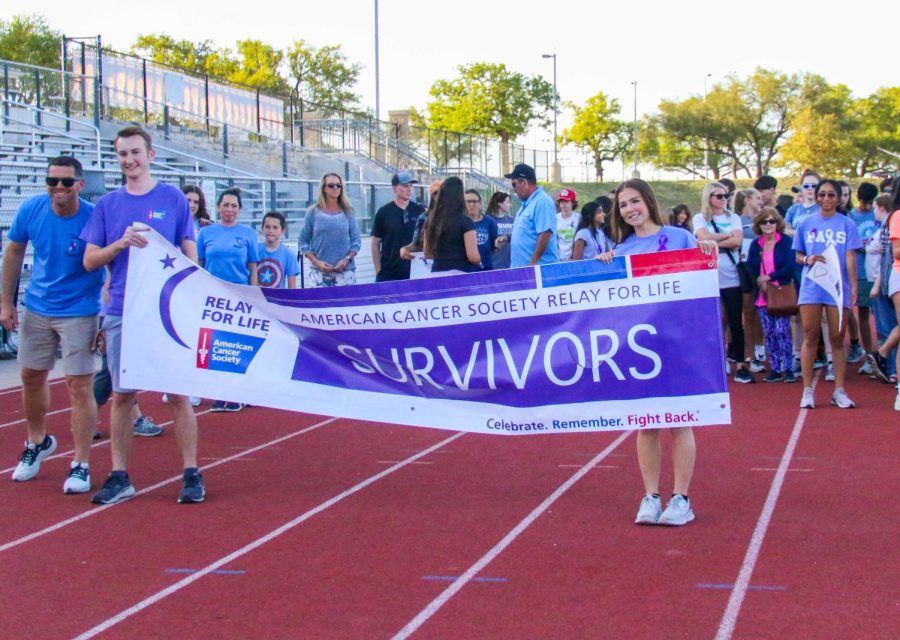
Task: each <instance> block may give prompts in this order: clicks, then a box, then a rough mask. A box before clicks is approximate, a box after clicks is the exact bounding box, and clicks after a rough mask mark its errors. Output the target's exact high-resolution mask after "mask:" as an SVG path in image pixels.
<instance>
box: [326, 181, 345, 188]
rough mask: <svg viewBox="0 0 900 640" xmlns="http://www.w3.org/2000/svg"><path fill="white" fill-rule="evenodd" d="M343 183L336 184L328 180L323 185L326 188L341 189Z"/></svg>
mask: <svg viewBox="0 0 900 640" xmlns="http://www.w3.org/2000/svg"><path fill="white" fill-rule="evenodd" d="M343 186H344V185H342V184H338V183H337V182H329V183H327V184H326V185H325V187H326V188H328V189H341V188H343Z"/></svg>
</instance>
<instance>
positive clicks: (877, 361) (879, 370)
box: [868, 351, 890, 382]
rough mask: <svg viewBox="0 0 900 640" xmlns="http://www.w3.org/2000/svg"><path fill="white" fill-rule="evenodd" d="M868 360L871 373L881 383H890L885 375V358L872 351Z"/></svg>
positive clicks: (886, 368)
mask: <svg viewBox="0 0 900 640" xmlns="http://www.w3.org/2000/svg"><path fill="white" fill-rule="evenodd" d="M868 360H869V364H870V365H872V373H874V374H875V377H876V378H878V379H879V380H881V381H882V382H890V378H888V374H887V370H888V364H887V358H885V357H884V356H883V355H881V354H880V353H878V352H877V351H873V352H872V353H870V354H869V355H868Z"/></svg>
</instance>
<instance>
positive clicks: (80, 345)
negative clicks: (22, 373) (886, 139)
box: [18, 309, 97, 376]
mask: <svg viewBox="0 0 900 640" xmlns="http://www.w3.org/2000/svg"><path fill="white" fill-rule="evenodd" d="M96 338H97V316H95V315H94V316H75V317H70V318H57V317H53V316H43V315H41V314H39V313H35V312H34V311H30V310H29V309H25V314H24V315H23V317H22V325H21V326H20V327H19V355H18V361H19V364H20V365H21V366H22V367H25V368H26V369H34V370H35V371H50V370H51V369H52V368H53V365H54V364H56V352H57V350H58V349H59V348H60V346H62V370H63V373H65V374H66V375H67V376H85V375H88V374H92V373H94V368H95V366H96V365H95V362H94V340H96Z"/></svg>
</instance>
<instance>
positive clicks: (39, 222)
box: [8, 194, 103, 318]
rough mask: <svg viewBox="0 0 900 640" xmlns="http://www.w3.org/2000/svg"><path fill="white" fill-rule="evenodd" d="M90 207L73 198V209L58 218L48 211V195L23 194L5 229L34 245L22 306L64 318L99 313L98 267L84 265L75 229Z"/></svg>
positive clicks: (81, 243) (80, 227)
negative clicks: (76, 204) (89, 268)
mask: <svg viewBox="0 0 900 640" xmlns="http://www.w3.org/2000/svg"><path fill="white" fill-rule="evenodd" d="M93 210H94V205H92V204H91V203H90V202H88V201H87V200H81V199H79V207H78V212H77V213H76V214H75V215H74V216H71V217H68V218H63V217H60V216H58V215H56V214H55V213H54V212H53V208H52V206H51V203H50V196H48V195H47V194H42V195H38V196H34V197H32V198H28V200H26V201H25V202H23V203H22V205H21V206H20V207H19V210H18V212H16V217H15V218H13V223H12V227H11V228H10V230H9V235H8V237H9V239H10V240H12V241H14V242H18V243H20V244H23V245H24V244H28V242H31V246H32V247H33V249H34V259H33V260H34V262H33V266H32V271H31V282H30V283H29V284H28V289H27V290H26V291H25V306H26V307H27V308H28V309H29V310H31V311H34V312H35V313H39V314H40V315H42V316H49V317H55V318H69V317H77V316H92V315H94V314H97V313H100V289H101V287H103V269H98V270H97V271H93V272H88V271H85V269H84V249H85V247H87V243H86V242H85V241H84V240H82V239H81V238H80V236H81V231H82V230H83V229H84V226H85V225H86V224H87V222H88V220H90V219H91V213H92V212H93Z"/></svg>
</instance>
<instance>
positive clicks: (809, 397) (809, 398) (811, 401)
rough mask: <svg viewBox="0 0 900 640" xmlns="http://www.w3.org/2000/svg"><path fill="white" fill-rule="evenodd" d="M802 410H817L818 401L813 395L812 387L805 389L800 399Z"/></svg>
mask: <svg viewBox="0 0 900 640" xmlns="http://www.w3.org/2000/svg"><path fill="white" fill-rule="evenodd" d="M800 408H801V409H815V408H816V399H815V395H814V394H813V389H812V387H804V388H803V395H802V396H801V397H800Z"/></svg>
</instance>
